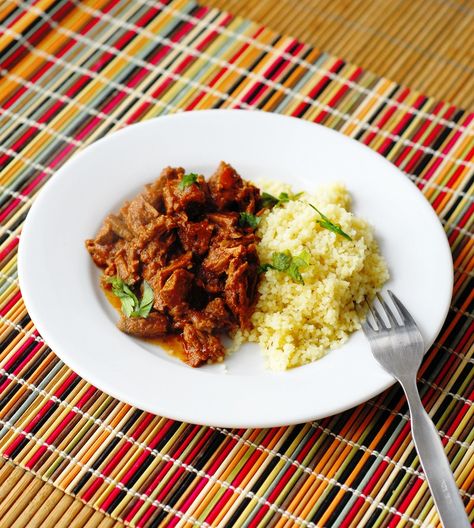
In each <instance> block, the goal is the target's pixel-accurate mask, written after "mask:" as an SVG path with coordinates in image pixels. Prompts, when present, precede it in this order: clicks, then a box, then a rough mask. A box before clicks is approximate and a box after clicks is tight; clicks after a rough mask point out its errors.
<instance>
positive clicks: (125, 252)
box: [109, 242, 140, 284]
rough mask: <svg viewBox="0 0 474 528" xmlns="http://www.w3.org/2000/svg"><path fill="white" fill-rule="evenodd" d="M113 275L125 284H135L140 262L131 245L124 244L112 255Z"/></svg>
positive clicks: (137, 278) (128, 243)
mask: <svg viewBox="0 0 474 528" xmlns="http://www.w3.org/2000/svg"><path fill="white" fill-rule="evenodd" d="M113 263H114V265H115V273H109V274H110V275H115V274H116V275H118V276H119V277H120V278H121V279H122V280H123V281H125V282H126V283H127V284H135V282H137V281H138V280H139V279H140V260H139V258H138V251H137V250H136V248H135V246H134V245H133V243H130V242H124V243H123V244H122V245H121V247H120V248H119V249H117V250H116V251H115V253H114V262H113Z"/></svg>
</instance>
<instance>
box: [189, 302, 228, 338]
mask: <svg viewBox="0 0 474 528" xmlns="http://www.w3.org/2000/svg"><path fill="white" fill-rule="evenodd" d="M188 319H189V322H190V323H191V324H192V325H193V326H194V327H196V328H197V329H198V330H201V331H203V332H216V331H217V332H222V331H224V330H230V329H232V328H235V326H236V323H235V320H234V319H233V318H232V315H231V314H230V312H229V310H228V309H227V307H226V304H225V302H224V300H223V299H221V298H220V297H216V298H215V299H213V300H212V301H211V302H210V303H208V304H207V306H206V307H205V308H204V310H189V314H188Z"/></svg>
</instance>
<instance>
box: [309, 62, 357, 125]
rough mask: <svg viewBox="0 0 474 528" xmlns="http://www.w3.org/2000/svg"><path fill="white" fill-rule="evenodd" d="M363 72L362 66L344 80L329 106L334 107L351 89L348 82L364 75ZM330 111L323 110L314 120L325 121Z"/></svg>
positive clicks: (316, 121) (317, 121)
mask: <svg viewBox="0 0 474 528" xmlns="http://www.w3.org/2000/svg"><path fill="white" fill-rule="evenodd" d="M363 72H364V70H362V68H357V70H356V71H355V72H354V73H353V74H352V75H351V76H350V77H349V79H348V80H347V81H344V83H343V85H342V87H341V88H340V89H339V90H338V91H337V92H336V94H335V95H334V96H333V97H332V98H331V100H330V101H329V103H328V106H330V107H331V108H334V107H335V106H336V105H337V103H338V102H339V101H340V100H341V99H342V98H343V97H344V95H345V94H346V93H347V91H348V90H349V84H348V82H351V81H352V82H355V81H356V80H357V79H358V78H359V77H360V76H361V75H362V73H363ZM329 113H330V112H329V110H323V111H322V112H320V113H319V114H318V115H317V116H316V118H315V119H314V122H315V123H321V122H322V121H324V119H326V117H327V115H328V114H329Z"/></svg>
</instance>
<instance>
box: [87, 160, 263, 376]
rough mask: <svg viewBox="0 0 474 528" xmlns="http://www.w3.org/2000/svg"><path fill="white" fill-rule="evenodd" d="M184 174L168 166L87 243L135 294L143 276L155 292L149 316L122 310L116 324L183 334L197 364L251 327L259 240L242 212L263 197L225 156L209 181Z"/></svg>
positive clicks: (140, 331) (149, 332)
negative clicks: (231, 334)
mask: <svg viewBox="0 0 474 528" xmlns="http://www.w3.org/2000/svg"><path fill="white" fill-rule="evenodd" d="M184 175H185V171H184V169H183V168H181V167H178V168H172V167H167V168H165V169H164V170H163V171H162V173H161V175H160V177H159V178H158V179H157V180H156V181H155V182H153V183H151V184H149V185H147V186H146V187H145V190H144V192H143V193H142V194H139V195H138V196H136V197H135V198H134V199H133V200H131V201H129V202H125V204H124V205H123V206H122V208H121V209H120V211H119V213H118V214H110V215H109V216H108V217H107V218H106V219H105V221H104V224H103V225H102V227H101V228H100V229H99V231H98V233H97V236H96V237H95V238H94V239H91V240H87V241H86V248H87V250H88V251H89V253H90V255H91V257H92V259H93V261H94V263H95V264H96V265H97V266H99V267H100V268H102V269H103V270H104V274H105V275H106V276H117V277H119V278H120V279H122V280H123V281H124V282H125V283H126V284H128V285H129V287H130V288H131V289H132V291H133V292H134V293H135V294H136V295H137V297H138V298H140V296H141V291H142V286H141V285H142V283H143V281H147V282H148V284H149V285H150V287H151V288H152V290H153V296H154V299H153V307H152V308H151V311H150V312H149V313H148V315H147V316H146V317H135V316H131V317H125V316H122V318H121V320H120V321H119V323H118V325H117V326H118V328H119V329H120V330H122V331H123V332H126V333H128V334H131V335H134V336H137V337H144V338H152V337H160V336H164V335H166V334H169V333H175V334H178V335H179V336H180V338H181V342H182V344H183V349H184V352H185V356H186V362H187V363H188V364H189V365H190V366H192V367H197V366H199V365H202V364H204V363H208V362H214V361H219V360H221V359H222V358H223V357H224V354H225V351H224V347H223V346H222V343H221V341H220V339H219V334H222V333H223V332H228V331H231V330H235V329H236V328H246V327H248V326H249V325H250V316H251V314H252V310H253V307H254V305H255V302H256V295H257V283H258V266H259V261H258V255H257V250H256V243H257V238H256V235H255V233H254V231H253V229H252V228H249V227H243V226H241V225H240V222H239V218H240V213H242V212H246V213H251V214H258V213H259V211H260V209H261V199H260V191H259V189H258V188H257V187H255V186H254V185H252V184H251V183H249V182H246V181H244V180H243V179H242V178H241V177H240V176H239V174H238V173H237V172H236V171H235V169H234V168H233V167H231V166H230V165H228V164H227V163H224V162H221V164H220V165H219V167H218V168H217V170H216V172H215V173H214V174H213V175H212V176H211V178H210V179H209V181H208V182H206V180H205V179H204V177H203V176H201V175H192V176H191V175H190V176H188V177H187V179H188V181H184V180H183V177H184ZM104 284H106V287H110V284H109V283H108V282H106V281H104Z"/></svg>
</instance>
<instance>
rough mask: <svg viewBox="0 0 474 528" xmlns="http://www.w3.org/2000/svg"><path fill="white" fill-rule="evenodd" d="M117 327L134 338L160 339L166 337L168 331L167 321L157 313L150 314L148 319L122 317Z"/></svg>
mask: <svg viewBox="0 0 474 528" xmlns="http://www.w3.org/2000/svg"><path fill="white" fill-rule="evenodd" d="M117 327H118V328H119V329H120V330H122V332H125V333H126V334H130V335H132V336H135V337H148V338H153V337H160V336H163V335H166V333H167V332H168V329H169V324H168V319H167V317H166V316H165V315H163V314H160V313H158V312H150V314H149V315H148V317H146V318H144V317H124V316H122V318H121V319H120V321H119V322H118V324H117Z"/></svg>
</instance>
